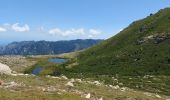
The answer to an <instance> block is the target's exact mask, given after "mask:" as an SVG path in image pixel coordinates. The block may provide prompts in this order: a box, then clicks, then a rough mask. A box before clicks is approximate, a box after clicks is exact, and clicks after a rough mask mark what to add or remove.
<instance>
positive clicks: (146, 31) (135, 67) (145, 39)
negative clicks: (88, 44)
mask: <svg viewBox="0 0 170 100" xmlns="http://www.w3.org/2000/svg"><path fill="white" fill-rule="evenodd" d="M75 58H76V59H74V60H71V61H70V62H69V63H68V65H65V66H66V67H63V66H61V68H64V70H61V72H62V73H64V74H65V75H67V76H68V77H79V78H80V77H81V78H93V79H96V80H101V81H104V82H105V83H107V84H114V85H115V84H118V83H115V82H114V77H116V78H117V79H118V80H119V82H121V83H123V84H124V86H127V87H130V88H133V89H139V90H143V91H148V92H153V93H159V94H165V95H168V96H169V95H170V80H169V78H168V77H169V75H170V73H169V72H170V8H166V9H162V10H160V11H159V12H158V13H156V14H150V16H147V17H146V18H144V19H142V20H138V21H135V22H133V23H132V24H130V25H129V26H128V27H127V28H125V29H124V30H123V31H121V32H120V33H118V34H117V35H115V36H113V37H111V38H110V39H108V40H105V41H103V42H101V43H99V44H98V45H96V46H93V47H92V48H89V49H87V50H85V51H83V52H80V53H79V54H78V56H76V57H75ZM70 63H71V64H70ZM69 65H73V66H72V67H71V68H70V67H69V68H67V66H69ZM58 71H59V69H56V72H58Z"/></svg>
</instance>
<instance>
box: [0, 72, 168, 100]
mask: <svg viewBox="0 0 170 100" xmlns="http://www.w3.org/2000/svg"><path fill="white" fill-rule="evenodd" d="M0 79H1V85H0V91H1V94H0V99H1V100H3V99H4V100H6V99H7V100H8V99H11V98H13V99H14V100H18V99H19V100H23V99H26V100H32V99H34V100H44V99H45V100H84V99H90V100H169V99H168V97H166V96H163V95H158V94H154V93H148V92H142V91H137V90H133V89H130V88H127V87H123V86H119V85H115V86H114V85H106V84H104V83H102V82H99V81H92V80H82V79H68V78H67V77H66V76H61V77H54V76H45V77H38V76H34V75H28V74H12V75H10V76H8V75H1V76H0ZM115 80H116V79H115Z"/></svg>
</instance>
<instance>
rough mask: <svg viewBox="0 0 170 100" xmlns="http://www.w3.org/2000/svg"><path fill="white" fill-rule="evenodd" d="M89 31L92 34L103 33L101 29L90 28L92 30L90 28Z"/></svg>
mask: <svg viewBox="0 0 170 100" xmlns="http://www.w3.org/2000/svg"><path fill="white" fill-rule="evenodd" d="M89 33H90V34H92V35H99V34H101V33H102V32H101V31H99V30H96V29H90V30H89Z"/></svg>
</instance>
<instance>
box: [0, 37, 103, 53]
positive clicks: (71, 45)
mask: <svg viewBox="0 0 170 100" xmlns="http://www.w3.org/2000/svg"><path fill="white" fill-rule="evenodd" d="M100 41H102V40H92V39H86V40H81V39H78V40H70V41H56V42H50V41H37V42H36V41H23V42H13V43H10V44H8V45H7V46H5V47H0V54H1V55H45V54H60V53H67V52H73V51H77V50H82V49H85V48H88V47H91V46H93V45H95V44H97V43H99V42H100Z"/></svg>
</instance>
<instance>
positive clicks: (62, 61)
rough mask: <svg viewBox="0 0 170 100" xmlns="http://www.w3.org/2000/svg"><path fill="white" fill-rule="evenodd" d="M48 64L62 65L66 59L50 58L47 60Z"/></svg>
mask: <svg viewBox="0 0 170 100" xmlns="http://www.w3.org/2000/svg"><path fill="white" fill-rule="evenodd" d="M48 62H52V63H57V64H62V63H65V62H67V59H63V58H50V59H48Z"/></svg>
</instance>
